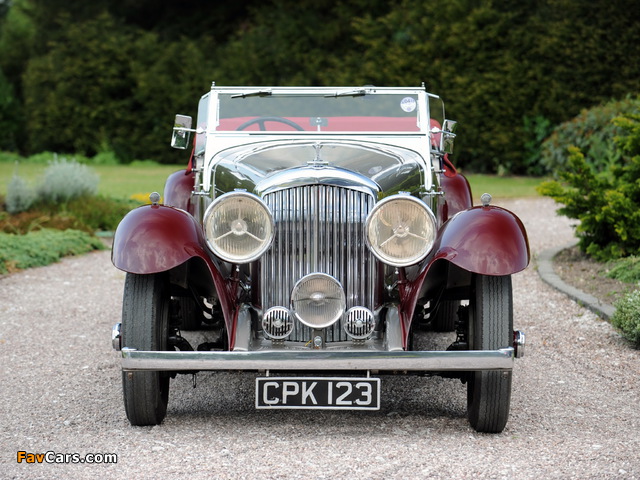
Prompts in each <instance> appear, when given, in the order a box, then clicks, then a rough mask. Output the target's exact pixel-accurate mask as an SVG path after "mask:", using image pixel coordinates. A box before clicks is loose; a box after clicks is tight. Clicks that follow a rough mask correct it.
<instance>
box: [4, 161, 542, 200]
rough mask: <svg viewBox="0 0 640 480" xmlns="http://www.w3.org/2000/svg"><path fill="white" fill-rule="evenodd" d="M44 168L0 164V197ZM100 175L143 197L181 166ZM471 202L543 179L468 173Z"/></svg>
mask: <svg viewBox="0 0 640 480" xmlns="http://www.w3.org/2000/svg"><path fill="white" fill-rule="evenodd" d="M45 168H46V165H43V164H38V163H29V162H21V163H20V164H19V165H17V166H16V164H14V163H11V162H0V195H6V193H7V185H8V184H9V181H10V180H11V177H12V176H13V174H14V172H17V173H18V175H20V176H21V177H22V178H24V179H25V180H27V181H28V182H32V184H35V183H36V182H37V179H38V177H39V176H40V175H42V172H43V171H44V169H45ZM91 168H92V169H93V170H95V172H96V173H98V175H100V184H99V185H98V193H100V194H102V195H107V196H111V197H115V198H129V197H130V196H131V195H134V194H147V193H150V192H153V191H156V192H159V193H160V194H162V191H163V190H164V182H165V180H166V178H167V177H168V176H169V175H170V174H171V173H173V172H175V171H176V170H180V169H182V168H184V166H183V165H154V164H133V165H99V166H92V167H91ZM467 179H468V180H469V183H470V184H471V191H472V192H473V201H474V203H476V204H477V203H479V202H480V195H482V194H483V193H485V192H487V193H490V194H491V195H492V196H493V198H496V199H499V198H514V197H535V196H537V195H538V193H537V192H536V187H537V186H538V185H539V184H540V183H542V181H543V180H544V179H541V178H534V177H499V176H496V175H480V174H469V175H467Z"/></svg>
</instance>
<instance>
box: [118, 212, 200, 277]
mask: <svg viewBox="0 0 640 480" xmlns="http://www.w3.org/2000/svg"><path fill="white" fill-rule="evenodd" d="M203 244H204V240H203V235H202V229H201V228H200V226H199V225H198V224H197V222H196V221H195V219H194V218H193V217H192V216H191V215H189V214H188V213H187V212H185V211H183V210H178V209H177V208H172V207H167V206H164V205H146V206H143V207H139V208H136V209H135V210H132V211H131V212H129V213H128V214H127V215H126V216H125V217H124V218H123V219H122V221H121V222H120V225H118V228H117V230H116V233H115V236H114V239H113V249H112V251H111V261H112V262H113V264H114V265H115V266H116V267H117V268H119V269H120V270H124V271H126V272H130V273H140V274H146V273H157V272H164V271H167V270H170V269H172V268H173V267H177V266H178V265H180V264H182V263H184V262H186V261H187V260H189V259H190V258H192V257H201V258H203V260H205V261H209V262H210V259H209V258H208V256H207V254H206V252H205V251H204V250H203V248H202V245H203ZM209 262H207V263H209Z"/></svg>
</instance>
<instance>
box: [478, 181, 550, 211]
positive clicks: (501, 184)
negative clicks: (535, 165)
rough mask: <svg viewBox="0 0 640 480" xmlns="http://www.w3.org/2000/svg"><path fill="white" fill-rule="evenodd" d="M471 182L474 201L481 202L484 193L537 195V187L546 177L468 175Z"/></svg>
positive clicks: (504, 195) (497, 195)
mask: <svg viewBox="0 0 640 480" xmlns="http://www.w3.org/2000/svg"><path fill="white" fill-rule="evenodd" d="M466 177H467V180H469V184H471V193H472V194H473V203H474V204H479V203H480V196H481V195H482V194H483V193H490V194H491V196H492V197H493V198H516V197H537V196H538V195H539V193H538V192H537V191H536V187H537V186H538V185H540V184H541V183H542V182H543V181H545V180H546V179H544V178H538V177H499V176H497V175H480V174H469V175H466Z"/></svg>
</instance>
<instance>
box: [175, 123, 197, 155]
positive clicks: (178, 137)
mask: <svg viewBox="0 0 640 480" xmlns="http://www.w3.org/2000/svg"><path fill="white" fill-rule="evenodd" d="M191 122H192V119H191V117H189V116H188V115H176V120H175V122H174V124H173V134H172V135H171V146H172V147H173V148H177V149H179V150H185V149H187V148H188V147H189V143H190V142H189V141H190V139H191V132H193V131H194V130H192V129H191Z"/></svg>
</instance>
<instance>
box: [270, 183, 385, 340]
mask: <svg viewBox="0 0 640 480" xmlns="http://www.w3.org/2000/svg"><path fill="white" fill-rule="evenodd" d="M264 201H265V202H266V203H267V205H269V208H270V209H271V211H272V213H273V216H274V220H275V227H276V229H275V237H274V241H273V245H272V247H271V248H270V249H269V250H268V251H267V253H266V254H265V255H264V257H263V260H262V270H261V285H262V309H263V311H266V310H267V309H268V308H270V307H273V306H284V307H289V303H290V295H291V291H292V290H293V286H294V285H295V283H296V282H297V281H298V280H299V279H300V278H302V277H303V276H305V275H307V274H309V273H314V272H322V273H327V274H329V275H331V276H333V277H334V278H336V279H337V280H338V281H339V282H340V283H341V284H342V286H343V288H344V290H345V295H346V300H347V310H348V309H349V308H351V307H354V306H363V307H367V308H369V309H371V310H373V308H374V292H375V288H374V287H375V284H374V279H375V275H374V273H375V260H374V257H373V256H372V255H371V253H370V252H369V249H368V248H367V246H366V244H365V238H364V235H365V233H364V222H365V220H366V217H367V214H368V213H369V211H370V210H371V209H372V208H373V204H374V198H373V196H371V195H369V194H367V193H363V192H359V191H356V190H351V189H347V188H343V187H335V186H327V185H310V186H304V187H295V188H289V189H285V190H280V191H278V192H274V193H271V194H268V195H265V197H264ZM289 339H290V340H294V341H308V340H310V339H311V330H310V329H309V328H308V327H305V326H304V325H301V324H299V323H298V322H296V325H295V327H294V330H293V333H292V334H291V336H290V337H289ZM346 339H347V336H346V334H345V332H344V330H343V328H342V322H338V323H336V324H334V325H333V326H332V327H329V328H327V329H326V341H327V342H331V341H342V340H346Z"/></svg>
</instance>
